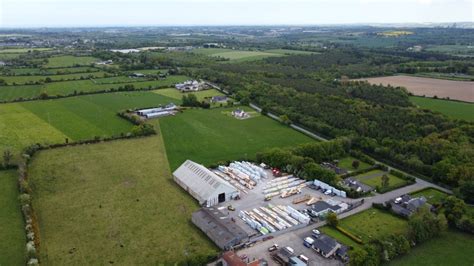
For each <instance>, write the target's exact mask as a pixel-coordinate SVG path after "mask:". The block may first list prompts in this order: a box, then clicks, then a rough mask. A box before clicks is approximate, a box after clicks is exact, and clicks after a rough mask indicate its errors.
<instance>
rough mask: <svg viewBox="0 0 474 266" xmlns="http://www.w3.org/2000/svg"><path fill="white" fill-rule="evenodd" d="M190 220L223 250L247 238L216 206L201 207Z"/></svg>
mask: <svg viewBox="0 0 474 266" xmlns="http://www.w3.org/2000/svg"><path fill="white" fill-rule="evenodd" d="M191 221H192V222H193V224H194V225H196V226H197V227H199V229H201V231H203V232H204V233H205V234H206V235H207V236H208V237H209V238H210V239H211V240H212V241H213V242H214V243H215V244H216V245H217V246H218V247H219V248H221V249H224V250H228V249H230V248H232V247H233V246H235V245H238V244H240V243H244V242H247V241H248V240H249V236H248V234H247V233H246V232H245V231H244V230H243V229H242V228H240V227H239V226H238V225H237V224H236V223H234V222H233V221H232V220H231V218H230V217H229V216H228V215H226V214H223V213H221V212H220V211H219V210H218V209H217V208H212V207H210V208H201V209H199V210H198V211H196V212H194V213H193V214H192V217H191Z"/></svg>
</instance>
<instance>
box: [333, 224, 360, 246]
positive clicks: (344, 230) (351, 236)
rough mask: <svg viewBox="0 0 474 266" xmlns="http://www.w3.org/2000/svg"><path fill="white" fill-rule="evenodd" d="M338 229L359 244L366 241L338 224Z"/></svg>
mask: <svg viewBox="0 0 474 266" xmlns="http://www.w3.org/2000/svg"><path fill="white" fill-rule="evenodd" d="M336 229H337V230H338V231H339V232H341V233H342V234H344V235H345V236H347V237H348V238H350V239H352V240H354V241H355V242H356V243H357V244H363V243H364V242H363V241H362V239H360V238H359V237H357V236H356V235H354V234H352V233H351V232H349V231H347V230H346V229H344V228H342V227H341V226H339V225H338V226H336Z"/></svg>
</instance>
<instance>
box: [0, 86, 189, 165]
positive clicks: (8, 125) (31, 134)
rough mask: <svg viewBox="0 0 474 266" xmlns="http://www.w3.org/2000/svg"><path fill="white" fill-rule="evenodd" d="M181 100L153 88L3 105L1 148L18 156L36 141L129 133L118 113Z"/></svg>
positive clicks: (0, 124)
mask: <svg viewBox="0 0 474 266" xmlns="http://www.w3.org/2000/svg"><path fill="white" fill-rule="evenodd" d="M170 102H174V103H176V104H179V103H181V100H176V99H172V98H169V97H166V96H162V95H159V94H156V93H152V92H119V93H107V94H94V95H84V96H78V97H71V98H64V99H58V100H47V101H33V102H23V103H9V104H1V105H0V132H2V134H1V135H0V152H3V150H5V149H10V150H12V151H14V153H15V154H16V155H17V156H18V152H19V151H20V150H21V149H23V148H24V147H26V146H28V145H31V144H34V143H42V144H54V143H63V142H64V141H65V139H66V138H69V140H71V141H73V140H82V139H92V138H94V137H95V136H112V135H119V134H120V133H127V132H129V131H130V129H131V128H132V125H131V124H130V123H129V122H128V121H125V120H123V119H121V118H119V117H118V116H117V115H116V114H117V112H118V111H120V110H124V109H128V108H142V107H153V106H157V105H160V104H168V103H170Z"/></svg>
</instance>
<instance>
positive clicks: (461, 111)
mask: <svg viewBox="0 0 474 266" xmlns="http://www.w3.org/2000/svg"><path fill="white" fill-rule="evenodd" d="M410 101H412V102H413V103H415V104H416V105H418V106H419V107H421V108H424V109H429V110H433V111H437V112H440V113H442V114H444V115H447V116H449V117H451V118H454V119H464V120H466V121H471V122H473V121H474V104H473V103H465V102H456V101H448V100H440V99H432V98H424V97H410Z"/></svg>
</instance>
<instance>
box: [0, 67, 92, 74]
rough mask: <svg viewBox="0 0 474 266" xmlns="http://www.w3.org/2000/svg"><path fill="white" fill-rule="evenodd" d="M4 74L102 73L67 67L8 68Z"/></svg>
mask: <svg viewBox="0 0 474 266" xmlns="http://www.w3.org/2000/svg"><path fill="white" fill-rule="evenodd" d="M1 71H3V73H5V74H11V75H63V74H74V73H85V72H96V71H100V70H99V69H97V68H93V67H66V68H27V67H26V68H7V69H2V70H1Z"/></svg>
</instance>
